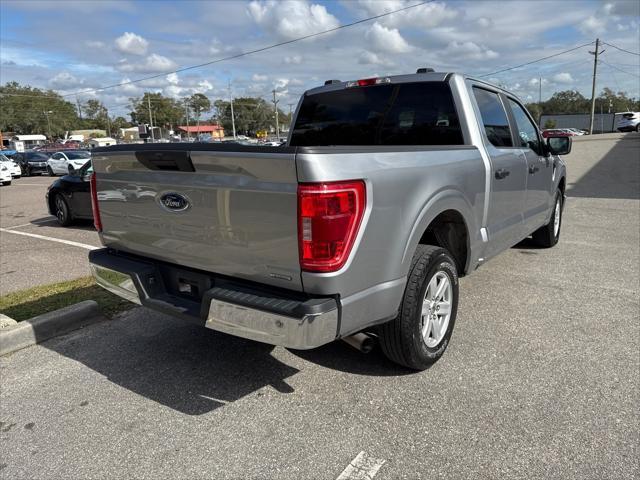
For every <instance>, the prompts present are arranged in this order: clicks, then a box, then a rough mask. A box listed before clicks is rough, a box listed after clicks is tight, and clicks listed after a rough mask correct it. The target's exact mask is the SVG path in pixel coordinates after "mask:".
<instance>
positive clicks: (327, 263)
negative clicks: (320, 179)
mask: <svg viewBox="0 0 640 480" xmlns="http://www.w3.org/2000/svg"><path fill="white" fill-rule="evenodd" d="M365 198H366V186H365V183H364V182H363V181H362V180H350V181H347V182H331V183H305V184H301V185H299V186H298V246H299V248H300V267H301V268H302V269H303V270H306V271H308V272H334V271H336V270H340V268H342V266H343V265H344V264H345V263H346V261H347V258H349V253H350V252H351V247H353V242H354V241H355V239H356V235H357V233H358V228H359V227H360V222H361V221H362V216H363V214H364V208H365V203H366V200H365Z"/></svg>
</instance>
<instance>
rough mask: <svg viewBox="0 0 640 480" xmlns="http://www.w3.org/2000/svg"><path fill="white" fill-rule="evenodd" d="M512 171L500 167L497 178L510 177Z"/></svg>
mask: <svg viewBox="0 0 640 480" xmlns="http://www.w3.org/2000/svg"><path fill="white" fill-rule="evenodd" d="M510 173H511V172H510V171H509V170H507V169H505V168H499V169H498V170H496V180H502V179H503V178H506V177H508V176H509V174H510Z"/></svg>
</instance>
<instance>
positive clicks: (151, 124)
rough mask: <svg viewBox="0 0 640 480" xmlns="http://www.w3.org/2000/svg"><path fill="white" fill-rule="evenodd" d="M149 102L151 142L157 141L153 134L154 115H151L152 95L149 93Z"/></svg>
mask: <svg viewBox="0 0 640 480" xmlns="http://www.w3.org/2000/svg"><path fill="white" fill-rule="evenodd" d="M147 104H148V105H149V128H150V129H151V143H155V141H156V139H155V138H154V136H153V117H152V116H151V95H149V94H147Z"/></svg>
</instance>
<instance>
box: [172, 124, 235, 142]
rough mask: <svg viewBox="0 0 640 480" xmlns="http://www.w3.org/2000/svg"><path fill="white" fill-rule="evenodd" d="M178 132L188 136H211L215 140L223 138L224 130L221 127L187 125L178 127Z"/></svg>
mask: <svg viewBox="0 0 640 480" xmlns="http://www.w3.org/2000/svg"><path fill="white" fill-rule="evenodd" d="M178 131H180V132H183V133H188V134H190V135H194V136H195V135H211V138H213V139H215V140H222V139H223V138H224V128H222V126H221V125H189V126H188V127H178Z"/></svg>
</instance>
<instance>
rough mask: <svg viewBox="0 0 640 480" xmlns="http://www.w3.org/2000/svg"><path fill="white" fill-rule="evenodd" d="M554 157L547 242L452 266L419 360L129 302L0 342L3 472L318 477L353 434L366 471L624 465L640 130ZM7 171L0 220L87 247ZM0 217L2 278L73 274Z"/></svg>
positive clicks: (347, 452)
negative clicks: (449, 327) (258, 334)
mask: <svg viewBox="0 0 640 480" xmlns="http://www.w3.org/2000/svg"><path fill="white" fill-rule="evenodd" d="M566 162H567V165H568V171H569V181H568V192H567V194H568V196H569V198H568V201H567V204H566V208H565V216H564V223H563V227H562V228H563V231H562V237H561V240H560V243H559V244H558V245H557V247H555V248H553V249H550V250H543V249H536V248H534V247H532V246H531V245H530V244H528V243H527V242H524V243H523V244H520V245H518V246H516V247H514V248H512V249H510V250H509V251H507V252H505V253H503V254H501V255H500V256H498V257H497V258H495V259H493V260H491V261H490V262H488V263H487V264H486V265H485V266H483V267H482V268H481V269H479V270H478V271H477V272H475V273H474V274H473V275H470V276H469V277H466V278H463V279H462V280H461V290H460V291H461V296H460V310H459V314H458V320H457V322H456V330H455V332H454V335H453V339H452V343H451V345H450V347H449V349H448V351H447V353H446V354H445V356H444V357H443V358H442V360H441V361H439V362H438V363H437V364H435V365H434V366H433V367H432V368H431V369H429V370H427V371H424V372H421V373H414V372H409V371H406V370H403V369H401V368H399V367H397V366H395V365H394V364H392V363H390V362H389V361H387V360H386V359H385V358H384V357H383V355H382V353H380V352H379V351H374V352H373V353H371V354H369V355H364V354H361V353H359V352H357V351H355V350H353V349H352V348H350V347H349V346H347V345H346V344H344V343H342V342H337V343H334V344H331V345H327V346H325V347H322V348H319V349H316V350H312V351H306V352H300V351H292V350H287V349H284V348H279V347H276V348H273V347H270V346H266V345H263V344H258V343H253V342H249V341H244V340H242V339H237V338H233V337H229V336H226V335H223V334H219V333H216V332H212V331H208V330H204V329H201V328H199V327H196V326H192V325H187V324H184V323H182V322H181V321H179V320H175V319H172V318H168V317H165V316H162V315H160V314H157V313H154V312H151V311H148V310H146V309H144V308H135V309H133V310H131V311H129V312H126V313H125V314H122V315H121V316H119V317H117V318H116V319H114V320H107V321H104V322H102V323H99V324H96V325H94V326H92V327H88V328H86V329H83V330H79V331H76V332H74V333H72V334H69V335H66V336H63V337H59V338H56V339H53V340H50V341H47V342H45V343H43V344H40V345H38V346H35V347H32V348H29V349H25V350H22V351H19V352H16V353H14V354H11V355H8V356H5V357H3V358H1V359H0V383H1V386H2V388H1V389H0V405H1V408H0V439H1V440H2V444H3V446H2V455H1V458H0V475H2V478H12V479H13V478H45V477H46V478H69V477H73V478H157V477H165V478H282V479H299V478H313V479H335V478H336V477H338V475H340V473H341V472H342V471H343V470H344V469H345V467H347V465H348V464H349V462H351V461H352V460H353V459H354V457H356V456H357V455H358V454H359V453H360V452H361V451H364V452H366V454H367V455H369V456H370V457H372V458H373V459H377V460H379V462H380V463H381V462H382V461H384V464H382V466H381V467H380V469H379V471H378V473H377V475H376V476H375V478H376V480H378V479H395V478H411V479H413V478H425V479H431V478H455V479H457V478H480V479H485V478H526V479H530V478H545V479H547V478H558V479H566V478H581V479H582V478H588V479H604V478H611V479H621V478H638V476H639V475H640V465H639V461H638V458H640V451H639V450H640V447H639V445H640V434H639V431H640V416H639V414H638V405H639V404H640V391H639V388H640V325H639V322H638V320H639V318H640V305H639V298H640V274H639V270H640V268H639V266H640V135H637V134H628V135H619V134H612V135H602V136H597V137H596V136H594V137H583V138H580V139H578V140H577V141H576V142H575V143H574V147H573V152H572V153H571V155H569V156H568V157H566ZM23 180H24V185H23V184H22V183H23V182H22V180H18V181H16V182H15V184H14V185H12V186H11V187H9V188H7V189H4V188H3V189H2V190H0V196H1V197H2V198H1V200H0V208H1V212H2V213H1V219H0V220H1V223H2V228H4V229H11V231H21V232H27V233H29V232H35V233H37V234H40V235H45V236H51V237H55V238H61V239H71V240H73V241H76V242H80V243H84V244H86V245H87V246H91V245H98V242H97V235H96V234H95V232H93V231H92V230H91V229H90V228H89V227H86V226H85V227H83V228H80V229H61V228H58V227H55V226H53V224H51V223H46V222H44V220H45V219H46V215H47V214H46V209H45V208H44V202H43V200H42V198H43V195H44V191H45V188H46V187H45V186H44V185H46V184H47V183H48V182H49V181H50V180H49V179H46V178H42V179H39V178H35V179H32V178H29V179H23ZM27 183H29V184H33V185H35V186H29V187H27V185H26V184H27ZM40 183H42V186H39V185H40ZM28 189H29V190H28ZM5 192H6V193H5ZM12 192H16V193H15V194H14V193H12ZM34 192H35V193H34ZM36 220H40V221H42V223H35V224H34V223H33V222H34V221H36ZM21 225H22V226H21ZM43 232H44V233H43ZM0 233H1V236H0V241H1V242H2V259H1V267H2V288H3V292H4V291H5V290H4V289H5V288H7V287H5V285H8V288H11V287H12V286H13V285H20V286H21V287H20V288H22V286H28V285H27V284H30V282H39V281H41V279H43V278H50V281H57V280H61V279H64V278H67V276H70V277H73V276H80V275H84V274H86V272H87V266H86V254H87V250H86V249H85V248H83V247H77V246H75V247H73V246H70V245H66V244H62V243H54V242H52V241H50V240H43V239H36V238H33V237H25V236H21V235H19V234H16V233H8V232H6V231H5V230H3V231H0ZM8 254H10V255H8ZM83 259H84V260H83ZM61 266H63V267H64V268H61ZM73 269H77V270H73ZM12 270H13V272H12ZM61 270H65V271H61ZM24 275H27V276H29V275H31V277H29V278H27V279H23V278H22V277H23V276H24ZM5 278H6V279H9V280H5ZM5 282H6V283H5ZM16 288H17V287H16ZM353 478H365V477H356V476H354V477H353Z"/></svg>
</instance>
